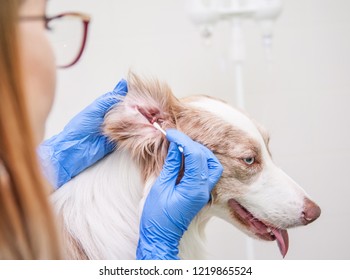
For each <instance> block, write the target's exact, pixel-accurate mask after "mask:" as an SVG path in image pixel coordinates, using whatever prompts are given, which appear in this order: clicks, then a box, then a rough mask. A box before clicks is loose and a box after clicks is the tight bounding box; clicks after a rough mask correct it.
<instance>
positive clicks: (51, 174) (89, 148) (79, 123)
mask: <svg viewBox="0 0 350 280" xmlns="http://www.w3.org/2000/svg"><path fill="white" fill-rule="evenodd" d="M127 91H128V88H127V82H126V81H125V80H121V81H120V82H119V83H118V84H117V86H116V87H115V88H114V90H113V91H111V92H108V93H106V94H104V95H102V96H101V97H99V98H98V99H96V100H95V101H94V102H93V103H91V104H90V105H89V106H88V107H86V108H85V109H84V110H83V111H81V112H80V113H79V114H78V115H76V116H75V117H74V118H73V119H72V120H71V121H70V122H69V123H68V124H67V125H66V126H65V127H64V129H63V131H62V132H61V133H59V134H57V135H55V136H53V137H52V138H50V139H48V140H46V141H44V142H43V143H42V144H41V145H40V146H39V148H38V155H39V159H40V162H41V164H42V166H43V169H44V173H45V175H46V176H47V178H48V179H49V181H50V182H51V184H52V185H53V186H54V187H56V188H58V187H60V186H62V185H63V184H65V183H66V182H68V181H69V180H70V179H71V178H72V177H74V176H76V175H78V174H79V173H80V172H81V171H83V170H84V169H86V168H87V167H89V166H91V165H92V164H94V163H95V162H97V161H98V160H100V159H101V158H103V157H104V156H105V155H107V154H108V153H110V152H111V151H112V150H113V149H114V146H115V145H114V144H112V143H111V142H109V141H108V139H107V138H106V137H105V136H104V135H102V134H101V125H102V123H103V119H104V116H105V114H106V113H107V112H108V111H109V110H110V109H111V108H112V107H113V106H114V105H115V104H116V103H117V102H118V96H125V95H126V93H127Z"/></svg>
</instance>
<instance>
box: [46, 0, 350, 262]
mask: <svg viewBox="0 0 350 280" xmlns="http://www.w3.org/2000/svg"><path fill="white" fill-rule="evenodd" d="M185 2H186V1H185V0H181V1H180V0H167V1H164V0H148V1H141V0H139V1H137V0H128V1H121V0H114V1H113V0H99V1H97V0H70V1H68V0H64V1H63V0H60V1H58V0H51V1H49V11H50V13H51V14H54V13H56V12H60V11H71V10H77V11H85V12H87V13H89V14H91V15H92V17H93V22H92V24H91V30H90V34H89V41H88V46H87V49H86V52H85V54H84V56H83V59H82V60H81V61H80V62H79V64H78V65H77V66H75V67H74V68H72V69H67V70H63V71H62V70H60V71H59V74H58V90H57V97H56V104H55V106H54V110H53V112H52V114H51V116H50V119H49V121H48V124H47V135H48V136H50V135H52V134H54V133H56V132H58V131H59V130H60V129H61V128H62V127H63V126H64V124H65V123H66V122H67V121H68V120H69V119H70V118H71V117H72V116H73V115H74V114H75V113H77V112H78V111H79V110H80V109H82V108H83V107H84V106H85V105H87V104H88V103H90V102H91V101H92V100H93V99H94V98H96V97H97V96H99V95H100V94H102V93H104V92H106V91H108V90H110V89H112V88H113V87H114V85H115V84H116V83H117V81H118V80H119V79H120V78H121V77H123V76H125V75H126V73H127V72H128V70H129V69H130V68H131V69H133V70H135V71H136V72H138V73H141V74H147V75H149V74H151V75H154V76H157V77H159V78H160V79H163V80H165V81H167V82H168V83H169V84H170V85H171V87H172V88H173V91H174V93H175V94H176V95H177V96H185V95H189V94H196V93H205V94H208V95H212V96H218V97H220V98H223V99H225V100H227V101H228V102H230V103H231V104H234V102H235V98H234V82H233V68H232V66H230V65H227V64H225V55H224V54H225V53H226V52H227V50H226V44H225V42H226V39H225V37H224V35H225V31H227V30H226V29H227V28H225V26H221V27H220V28H219V27H218V29H217V33H216V35H215V36H214V39H213V43H212V46H210V47H205V46H204V44H203V42H202V41H201V39H200V37H199V35H198V32H197V30H196V28H195V27H194V26H193V25H192V24H191V23H190V22H189V20H188V18H187V16H186V14H185V13H184V6H185ZM284 4H285V5H284V11H283V14H282V15H281V17H280V18H279V20H278V21H277V24H276V26H275V40H274V48H273V64H272V65H270V66H268V65H267V63H266V61H265V59H264V53H263V50H262V47H261V45H260V36H259V32H258V30H257V28H256V26H255V25H254V24H252V23H246V24H245V25H244V30H245V35H246V44H247V61H246V64H245V66H244V75H245V88H246V107H247V111H248V112H249V113H250V115H252V116H253V117H254V118H256V119H257V120H259V121H260V122H261V123H263V124H264V125H265V126H266V127H267V128H268V130H269V131H270V133H271V136H272V137H271V150H272V153H273V157H274V160H275V162H276V163H277V164H278V165H280V166H281V167H282V168H283V169H284V170H285V171H286V172H287V173H288V174H289V175H291V177H293V178H294V179H295V180H296V181H297V182H299V183H300V184H301V185H302V186H303V187H304V189H305V190H306V191H307V192H308V193H309V194H310V196H311V197H312V198H314V200H315V201H317V202H318V203H319V205H320V206H321V208H322V215H321V217H320V218H319V220H317V221H316V222H315V223H314V224H311V225H309V226H307V227H305V228H298V229H292V230H290V231H289V233H290V250H289V253H288V255H287V257H286V258H287V259H349V258H350V241H349V238H348V233H349V231H350V227H349V216H350V206H349V202H348V201H349V198H350V184H349V179H348V174H350V166H349V160H350V149H349V143H350V132H349V128H350V113H349V112H350V111H349V110H348V106H349V104H350V92H349V91H350V78H349V73H350V35H349V34H350V17H349V10H350V2H349V1H346V0H338V1H334V0H323V1H318V0H304V1H301V0H299V1H292V0H285V1H284ZM245 240H246V239H245V236H244V235H243V234H242V233H240V232H239V231H238V230H236V229H235V228H233V227H232V226H231V225H228V224H226V223H224V222H222V221H220V220H214V221H213V222H212V224H211V226H210V228H209V229H208V243H209V247H210V251H212V252H213V258H218V259H220V258H221V259H231V258H232V259H244V258H245V257H246V255H245V251H244V248H245V247H244V246H245ZM254 248H255V255H256V258H258V259H279V258H280V255H279V251H278V248H277V245H276V244H274V243H264V242H260V241H254Z"/></svg>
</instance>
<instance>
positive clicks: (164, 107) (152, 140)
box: [103, 73, 180, 178]
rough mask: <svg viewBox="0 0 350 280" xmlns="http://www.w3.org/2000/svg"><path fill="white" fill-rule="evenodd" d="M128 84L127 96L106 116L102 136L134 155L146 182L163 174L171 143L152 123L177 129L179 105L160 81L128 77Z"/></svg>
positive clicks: (134, 76) (131, 74) (130, 75)
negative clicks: (150, 176) (162, 170)
mask: <svg viewBox="0 0 350 280" xmlns="http://www.w3.org/2000/svg"><path fill="white" fill-rule="evenodd" d="M127 82H128V93H127V95H126V97H125V98H123V100H122V101H121V102H119V103H118V104H117V105H116V106H115V107H114V108H113V109H111V110H110V111H109V112H108V113H107V115H106V117H105V121H104V125H103V132H104V134H105V135H106V136H107V137H108V138H109V139H110V140H111V141H114V142H116V143H117V147H118V149H126V150H128V151H129V152H130V153H131V155H132V157H133V158H134V160H136V161H137V162H138V163H139V164H140V165H141V168H143V169H144V172H143V173H144V177H145V178H147V176H149V175H150V174H151V173H157V172H160V169H161V166H162V164H163V161H164V158H165V156H166V154H167V149H168V141H166V139H165V137H164V135H162V134H161V132H160V131H158V130H156V129H155V128H154V127H153V125H152V123H153V122H155V121H156V122H158V123H159V124H160V125H161V126H162V127H163V128H164V129H166V128H170V127H176V120H175V112H176V111H178V110H179V109H178V107H179V106H180V102H179V101H178V100H177V99H176V98H175V97H174V95H173V94H172V92H171V90H170V88H169V87H168V85H166V84H165V83H161V82H159V81H158V80H155V79H141V78H139V77H138V76H136V75H135V74H133V73H129V76H128V79H127Z"/></svg>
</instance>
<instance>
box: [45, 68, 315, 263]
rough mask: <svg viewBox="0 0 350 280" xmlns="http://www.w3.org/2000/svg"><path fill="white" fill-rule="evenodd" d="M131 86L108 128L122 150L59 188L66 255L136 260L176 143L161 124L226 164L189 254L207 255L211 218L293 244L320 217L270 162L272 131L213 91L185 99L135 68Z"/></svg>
mask: <svg viewBox="0 0 350 280" xmlns="http://www.w3.org/2000/svg"><path fill="white" fill-rule="evenodd" d="M128 86H129V92H128V94H127V96H126V97H125V99H124V100H122V102H119V103H118V105H117V106H116V107H115V108H113V109H112V110H111V111H110V112H109V113H108V114H107V115H106V117H105V122H104V126H103V131H104V133H105V134H106V135H107V136H108V137H109V138H110V139H111V141H116V142H117V150H116V151H115V152H113V153H112V154H111V155H109V156H107V157H105V158H104V159H103V160H101V161H99V162H98V163H96V164H95V165H94V166H92V167H90V168H88V169H87V170H86V171H84V172H82V173H81V174H79V175H78V176H77V177H75V178H73V179H72V180H71V181H70V182H68V183H67V184H66V185H64V186H63V187H61V188H60V189H59V190H58V191H56V192H55V193H54V194H53V197H52V200H53V203H54V206H55V208H56V209H57V213H58V215H59V216H60V217H61V219H62V224H63V230H64V235H65V242H66V244H65V248H66V249H67V258H73V259H134V258H135V252H136V246H137V241H138V231H139V218H140V215H141V213H142V208H143V203H144V200H145V198H146V196H147V194H148V192H149V189H150V187H151V186H152V185H153V182H154V181H155V179H156V177H157V176H158V174H159V173H160V171H161V168H162V165H163V162H164V159H165V157H166V154H167V149H168V142H167V140H166V139H165V138H164V136H163V135H162V134H161V133H160V132H159V131H157V130H156V129H155V128H154V127H153V126H152V125H151V123H150V122H153V121H157V122H158V123H159V124H161V126H162V127H163V128H164V129H166V128H170V127H172V128H177V129H179V130H180V131H183V132H184V133H186V134H188V135H189V136H190V137H191V138H192V139H194V140H196V141H198V142H200V143H202V144H203V145H205V146H207V147H208V148H209V149H210V150H212V151H213V152H214V153H215V155H216V156H217V157H218V159H219V160H220V162H221V163H222V165H223V167H224V172H223V175H222V177H221V179H220V181H219V182H218V184H217V185H216V187H215V188H214V190H213V192H212V200H211V202H210V203H209V204H208V205H207V206H206V207H204V209H203V210H202V211H201V212H200V213H199V214H198V215H197V216H196V217H195V219H194V220H193V222H192V223H191V225H190V227H189V229H188V231H187V232H186V233H185V235H184V236H183V238H182V240H181V245H180V257H181V258H184V259H202V258H205V256H206V254H205V245H204V242H203V239H204V236H203V234H204V233H203V232H204V230H203V229H204V227H205V225H206V223H207V222H208V220H209V219H210V218H211V217H212V216H218V217H220V218H222V219H224V220H226V221H228V222H229V223H232V224H233V225H235V226H237V227H238V228H240V229H241V230H242V231H244V232H245V233H247V234H248V235H250V236H252V237H255V238H259V239H264V240H274V239H276V237H277V239H279V238H278V236H277V234H278V232H280V233H281V235H280V236H282V237H283V241H280V240H279V241H278V242H279V245H280V244H282V246H287V249H288V240H286V237H285V234H286V229H287V228H290V227H294V226H299V225H303V224H307V223H309V222H311V221H313V220H315V219H316V218H317V217H318V216H319V214H320V210H319V207H318V206H317V205H316V204H315V203H313V202H312V201H311V200H310V199H309V198H308V196H307V195H306V193H305V191H304V190H303V189H302V188H301V187H299V186H298V185H297V184H296V183H295V182H294V181H293V180H292V179H290V178H289V177H288V176H287V175H286V174H285V173H284V172H283V171H282V170H280V169H279V168H278V167H277V166H275V164H274V163H273V162H272V159H271V155H270V151H269V149H268V141H269V137H268V135H267V133H266V132H265V131H264V129H262V128H261V127H260V126H259V125H258V124H256V123H255V122H254V121H252V120H251V119H249V118H248V117H247V116H246V115H244V114H243V113H242V112H240V111H238V110H236V109H234V108H232V107H231V106H229V105H228V104H226V103H225V102H223V101H220V100H218V99H214V98H211V97H206V96H197V97H191V98H186V99H183V100H178V99H176V98H175V97H174V95H173V94H172V92H171V90H170V88H169V87H168V86H167V85H165V84H163V83H160V82H159V81H157V80H141V79H140V78H138V77H137V76H135V75H134V74H130V76H129V78H128ZM252 159H253V162H252V163H251V161H252ZM155 207H156V206H155ZM271 229H272V231H273V232H274V233H276V236H274V235H273V234H270V233H269V232H270V231H271ZM282 233H283V234H282ZM282 237H281V238H282ZM286 243H287V244H286ZM284 251H285V250H284ZM281 252H282V250H281ZM285 253H286V251H285V252H284V254H285Z"/></svg>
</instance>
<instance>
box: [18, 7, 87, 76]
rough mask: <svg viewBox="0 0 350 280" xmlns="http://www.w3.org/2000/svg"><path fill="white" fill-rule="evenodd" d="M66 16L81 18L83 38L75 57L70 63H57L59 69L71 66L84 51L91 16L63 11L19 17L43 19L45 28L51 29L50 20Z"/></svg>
mask: <svg viewBox="0 0 350 280" xmlns="http://www.w3.org/2000/svg"><path fill="white" fill-rule="evenodd" d="M67 17H74V18H79V19H80V20H81V22H82V23H83V27H84V32H83V40H82V42H81V46H80V49H79V52H78V54H77V56H76V58H75V59H74V60H73V61H72V62H71V63H69V64H67V65H58V66H57V67H58V68H61V69H64V68H69V67H71V66H73V65H74V64H76V63H77V62H78V61H79V59H80V58H81V56H82V54H83V52H84V49H85V46H86V40H87V36H88V30H89V23H90V20H91V17H90V16H89V15H87V14H84V13H78V12H65V13H61V14H58V15H55V16H52V17H47V16H45V15H42V16H21V17H20V18H19V19H20V20H21V21H35V20H43V21H44V23H45V28H46V29H47V30H51V29H50V26H49V23H50V21H52V20H55V19H64V18H67Z"/></svg>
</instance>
